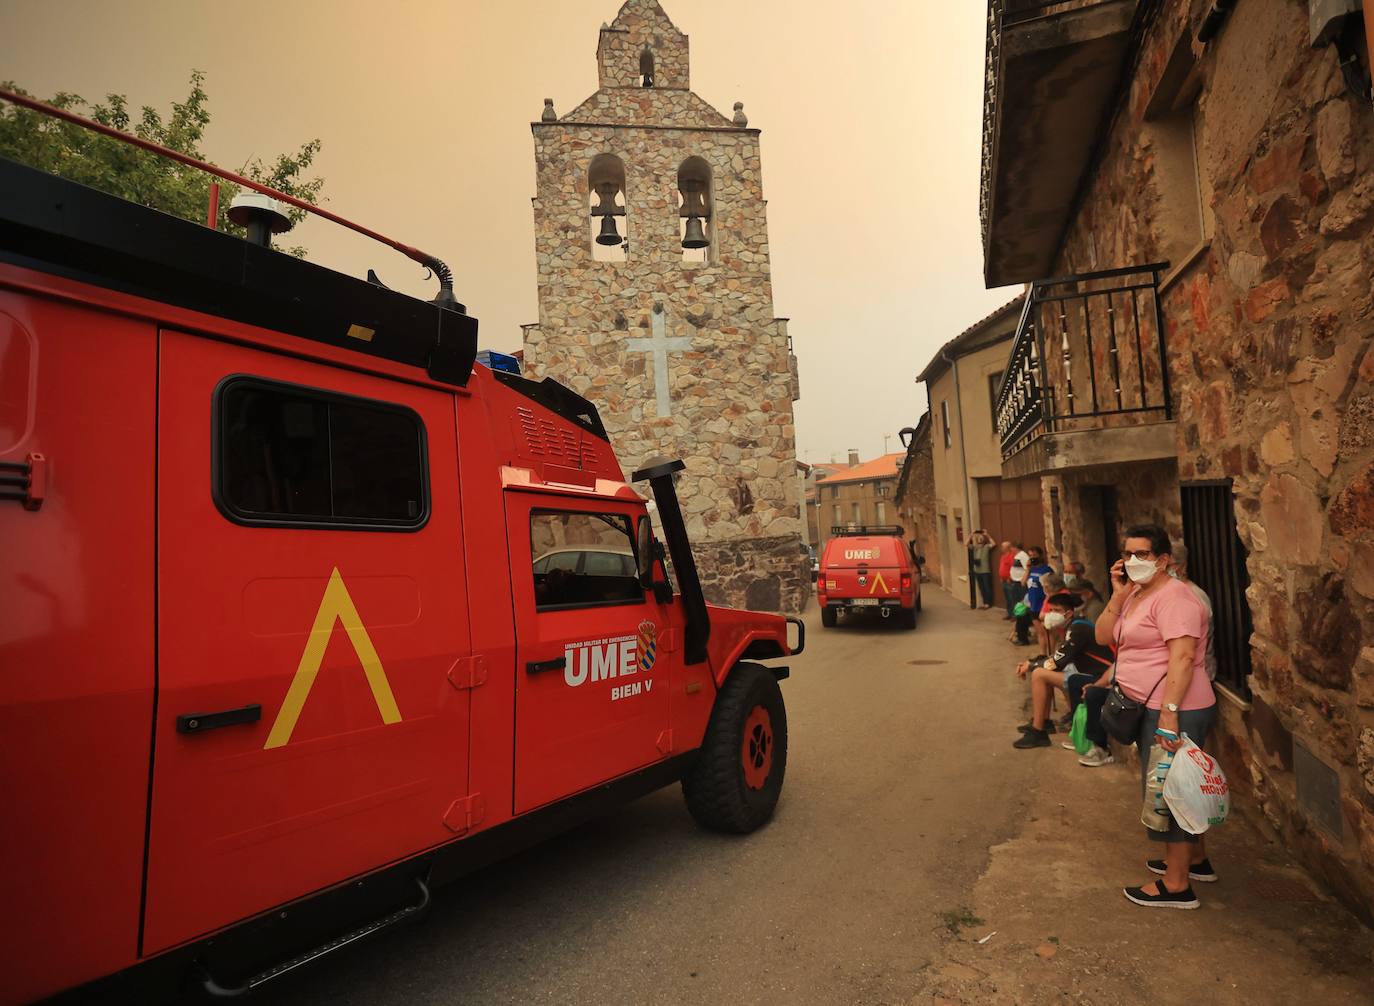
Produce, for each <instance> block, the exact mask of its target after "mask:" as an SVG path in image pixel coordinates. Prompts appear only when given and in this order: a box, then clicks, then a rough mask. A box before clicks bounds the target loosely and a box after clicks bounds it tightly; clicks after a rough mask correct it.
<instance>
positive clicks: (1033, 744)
mask: <svg viewBox="0 0 1374 1006" xmlns="http://www.w3.org/2000/svg"><path fill="white" fill-rule="evenodd" d="M1011 746H1012V747H1014V748H1017V749H1019V750H1021V751H1025V750H1028V749H1030V748H1047V747H1049V746H1050V735H1049V734H1048V733H1047V732H1045V731H1044V730H1034V729H1032V730H1027V731H1026V732H1025V733H1023V734H1022V735H1021V739H1020V740H1019V741H1012V743H1011Z"/></svg>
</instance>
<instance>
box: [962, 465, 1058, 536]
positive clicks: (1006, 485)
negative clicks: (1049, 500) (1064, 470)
mask: <svg viewBox="0 0 1374 1006" xmlns="http://www.w3.org/2000/svg"><path fill="white" fill-rule="evenodd" d="M978 512H979V513H980V514H981V515H982V520H983V527H985V528H987V531H988V534H990V535H992V537H993V540H994V541H999V542H1001V541H1019V542H1021V543H1022V544H1023V545H1043V544H1044V543H1045V514H1044V509H1043V507H1042V505H1041V500H1040V480H1039V479H1037V478H1029V479H979V480H978Z"/></svg>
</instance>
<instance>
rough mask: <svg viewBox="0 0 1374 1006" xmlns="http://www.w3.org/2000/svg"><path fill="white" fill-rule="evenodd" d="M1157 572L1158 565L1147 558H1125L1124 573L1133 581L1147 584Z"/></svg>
mask: <svg viewBox="0 0 1374 1006" xmlns="http://www.w3.org/2000/svg"><path fill="white" fill-rule="evenodd" d="M1158 572H1159V569H1158V567H1156V566H1155V564H1154V563H1153V562H1151V561H1150V560H1149V559H1137V558H1136V557H1135V556H1131V557H1130V558H1129V559H1127V560H1126V575H1127V576H1129V577H1130V578H1131V581H1132V582H1133V583H1139V584H1142V585H1144V584H1147V583H1149V582H1150V581H1151V580H1153V579H1154V578H1155V574H1156V573H1158Z"/></svg>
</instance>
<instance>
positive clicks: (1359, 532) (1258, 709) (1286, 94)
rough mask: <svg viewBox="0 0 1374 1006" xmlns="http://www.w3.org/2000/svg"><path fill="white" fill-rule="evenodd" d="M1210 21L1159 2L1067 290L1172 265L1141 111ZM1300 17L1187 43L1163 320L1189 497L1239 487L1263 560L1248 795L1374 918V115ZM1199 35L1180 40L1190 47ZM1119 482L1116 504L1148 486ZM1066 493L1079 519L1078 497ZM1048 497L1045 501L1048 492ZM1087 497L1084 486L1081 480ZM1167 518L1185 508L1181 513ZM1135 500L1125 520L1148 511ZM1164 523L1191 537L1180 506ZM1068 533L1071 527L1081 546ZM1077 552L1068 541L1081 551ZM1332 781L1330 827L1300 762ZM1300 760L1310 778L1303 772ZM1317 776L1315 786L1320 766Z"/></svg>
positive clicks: (1239, 775) (1258, 567) (1076, 224)
mask: <svg viewBox="0 0 1374 1006" xmlns="http://www.w3.org/2000/svg"><path fill="white" fill-rule="evenodd" d="M1210 7H1211V4H1210V3H1206V2H1203V0H1166V3H1165V4H1164V8H1163V12H1162V13H1161V15H1160V16H1159V18H1158V19H1157V20H1156V22H1155V23H1154V24H1153V26H1152V28H1151V30H1150V32H1149V35H1148V37H1147V39H1146V42H1145V47H1144V51H1143V58H1142V60H1141V62H1140V64H1139V66H1138V68H1137V69H1136V73H1135V76H1134V78H1133V79H1132V81H1131V84H1130V91H1129V94H1128V96H1127V98H1126V101H1125V103H1124V106H1123V107H1122V109H1121V111H1120V113H1119V114H1118V116H1117V118H1116V120H1115V121H1114V123H1113V124H1112V127H1111V131H1110V133H1109V135H1108V136H1107V138H1106V141H1107V142H1106V146H1105V148H1104V151H1103V154H1102V156H1101V158H1100V160H1099V161H1098V163H1097V166H1096V167H1095V169H1094V170H1093V171H1092V172H1091V173H1090V175H1089V176H1088V178H1087V179H1086V181H1085V189H1084V193H1083V196H1082V201H1081V203H1080V206H1079V209H1078V211H1077V215H1076V218H1075V219H1074V221H1073V222H1072V224H1071V226H1070V229H1069V231H1068V236H1067V240H1066V244H1065V246H1064V248H1063V254H1062V257H1061V259H1060V261H1059V262H1058V263H1057V266H1056V269H1055V270H1054V271H1055V273H1056V274H1059V275H1063V274H1066V273H1072V272H1077V271H1085V270H1088V269H1093V268H1109V267H1113V266H1125V265H1134V264H1140V263H1145V262H1151V261H1155V260H1157V259H1158V258H1160V257H1161V254H1162V251H1163V250H1164V249H1165V248H1166V246H1168V245H1169V244H1170V242H1171V241H1173V246H1174V248H1175V249H1176V248H1177V247H1178V245H1177V240H1176V235H1171V233H1170V221H1171V219H1174V218H1173V217H1171V216H1170V214H1171V213H1172V212H1173V211H1174V210H1176V209H1177V207H1174V206H1171V205H1169V203H1168V200H1167V199H1166V198H1165V194H1164V190H1165V186H1164V184H1163V182H1162V180H1161V175H1162V168H1161V165H1162V160H1161V159H1162V158H1163V157H1164V156H1165V151H1164V148H1163V145H1162V139H1161V134H1160V131H1159V126H1158V123H1157V122H1153V121H1150V120H1148V119H1147V118H1146V109H1147V107H1148V106H1149V104H1150V102H1151V99H1152V97H1154V95H1155V92H1156V88H1157V87H1159V86H1160V81H1161V80H1162V79H1163V78H1164V69H1165V67H1166V65H1167V64H1168V62H1169V59H1170V56H1171V54H1173V53H1175V52H1176V46H1177V44H1178V40H1179V39H1180V38H1181V37H1182V38H1185V41H1184V45H1188V44H1189V43H1188V41H1187V40H1188V39H1191V38H1192V37H1194V36H1195V34H1196V29H1197V27H1198V25H1199V23H1200V21H1201V18H1202V16H1203V15H1204V14H1205V12H1206V10H1207V9H1208V8H1210ZM1307 11H1308V5H1307V4H1306V3H1303V2H1299V0H1266V2H1256V0H1248V2H1242V3H1240V4H1238V5H1237V6H1236V7H1235V9H1234V11H1233V12H1232V13H1231V14H1230V17H1229V19H1228V20H1227V21H1226V23H1225V24H1224V25H1223V27H1222V29H1221V32H1220V34H1219V36H1218V37H1217V38H1216V39H1215V40H1214V41H1213V42H1212V43H1210V44H1209V45H1208V46H1206V47H1205V48H1204V47H1200V46H1197V45H1196V44H1195V43H1194V44H1193V45H1192V51H1193V53H1194V55H1195V57H1196V73H1197V74H1198V77H1197V79H1198V80H1199V82H1200V87H1201V90H1200V93H1199V95H1198V97H1197V127H1198V128H1197V137H1198V170H1199V175H1200V176H1201V187H1202V190H1203V193H1204V196H1205V198H1206V202H1207V205H1206V210H1207V212H1205V213H1204V214H1203V218H1204V220H1205V225H1204V226H1205V227H1206V228H1207V229H1208V230H1209V232H1210V233H1208V234H1205V235H1204V237H1206V239H1207V240H1206V241H1205V243H1204V244H1202V245H1201V246H1200V247H1199V248H1198V249H1197V250H1196V251H1195V253H1194V254H1192V255H1191V256H1188V257H1187V258H1186V259H1180V258H1178V257H1177V256H1176V257H1175V265H1176V266H1181V268H1180V269H1179V271H1178V275H1177V276H1175V277H1172V278H1171V280H1170V283H1169V285H1168V288H1167V290H1166V293H1165V296H1164V308H1165V313H1166V325H1165V327H1166V334H1167V338H1168V346H1169V360H1170V378H1171V381H1172V384H1173V399H1174V403H1175V406H1176V417H1177V431H1178V465H1177V472H1178V478H1179V479H1181V480H1184V481H1188V480H1204V479H1230V480H1232V481H1233V489H1234V494H1235V514H1236V519H1237V522H1238V526H1239V534H1240V537H1241V539H1242V541H1243V543H1244V545H1245V547H1246V549H1248V551H1249V557H1248V572H1249V577H1250V588H1249V592H1248V598H1249V603H1250V608H1251V611H1252V615H1253V620H1254V633H1253V636H1252V637H1251V648H1252V653H1253V673H1252V676H1251V687H1252V690H1253V693H1254V697H1253V702H1252V703H1250V704H1248V705H1246V704H1242V703H1238V702H1236V701H1233V700H1230V699H1224V700H1223V701H1222V703H1221V707H1222V709H1221V729H1220V730H1219V733H1218V738H1217V742H1216V743H1217V747H1218V750H1219V751H1220V752H1221V755H1222V757H1223V761H1224V764H1225V765H1226V766H1227V767H1228V770H1229V771H1230V774H1231V777H1232V781H1233V783H1234V784H1236V785H1237V786H1238V788H1239V789H1240V790H1241V791H1242V792H1243V793H1246V794H1247V795H1248V797H1249V798H1251V799H1253V800H1254V801H1255V803H1256V804H1257V805H1258V807H1259V808H1260V809H1262V811H1263V813H1264V815H1265V816H1266V818H1267V819H1268V820H1269V821H1270V823H1271V824H1272V825H1273V827H1274V828H1275V829H1277V831H1278V832H1279V833H1280V834H1281V835H1282V837H1283V838H1284V840H1285V841H1286V842H1287V843H1288V844H1289V845H1290V846H1291V847H1292V848H1293V849H1294V850H1295V851H1296V852H1297V853H1298V855H1299V856H1300V857H1301V858H1302V859H1303V860H1304V861H1305V862H1306V863H1307V864H1308V865H1309V867H1310V868H1311V869H1312V870H1313V871H1314V872H1315V873H1317V874H1318V875H1319V876H1321V877H1323V878H1325V879H1326V880H1327V881H1328V883H1329V884H1330V886H1331V887H1332V888H1333V890H1335V891H1336V892H1337V893H1338V894H1339V895H1341V896H1342V897H1343V898H1344V899H1345V900H1346V901H1347V902H1348V903H1350V904H1351V905H1352V906H1353V907H1355V908H1356V909H1357V910H1360V911H1362V912H1363V913H1364V914H1365V915H1366V916H1367V917H1368V916H1369V915H1371V914H1374V299H1372V296H1371V282H1370V277H1371V273H1374V112H1372V111H1371V108H1370V104H1369V101H1368V100H1367V98H1360V97H1356V96H1355V95H1353V94H1351V93H1350V91H1349V90H1347V87H1346V84H1345V82H1344V80H1343V78H1342V74H1341V71H1340V69H1339V67H1338V64H1337V57H1336V52H1335V50H1334V49H1333V48H1330V47H1318V48H1313V47H1312V45H1311V40H1310V37H1309V27H1308V19H1307ZM1185 32H1186V33H1188V35H1187V36H1184V33H1185ZM1122 476H1123V477H1119V478H1115V479H1113V480H1112V482H1113V484H1116V485H1117V486H1118V488H1119V490H1124V488H1125V486H1126V485H1127V484H1129V482H1130V481H1131V480H1137V481H1138V472H1136V473H1134V474H1130V475H1126V470H1125V469H1123V470H1122ZM1085 479H1088V477H1087V476H1075V477H1074V478H1073V479H1070V480H1060V481H1059V483H1058V484H1060V485H1061V486H1062V487H1063V489H1062V495H1063V498H1064V499H1065V500H1066V501H1067V500H1070V499H1072V498H1073V497H1074V492H1073V488H1074V483H1075V482H1078V483H1084V482H1085ZM1047 481H1050V480H1047ZM1088 481H1090V480H1088ZM1174 491H1175V495H1176V489H1175V490H1174ZM1128 495H1129V494H1128V493H1127V492H1125V491H1120V505H1121V509H1122V511H1123V517H1124V518H1125V519H1127V520H1129V519H1130V516H1128V515H1129V514H1130V513H1131V512H1132V507H1131V505H1130V503H1129V501H1128V499H1127V497H1128ZM1152 506H1153V507H1155V508H1156V509H1157V512H1158V513H1159V514H1160V515H1161V516H1163V517H1164V519H1165V524H1166V527H1169V529H1170V530H1171V532H1172V531H1176V530H1179V529H1180V528H1179V520H1178V517H1177V512H1178V508H1177V503H1176V501H1175V502H1173V503H1172V504H1169V503H1166V502H1164V501H1161V500H1156V501H1154V503H1152ZM1070 523H1071V522H1070V521H1068V520H1065V524H1066V526H1067V525H1068V524H1070ZM1066 535H1067V532H1066ZM1299 749H1302V751H1304V752H1310V754H1311V755H1312V756H1314V757H1315V759H1316V761H1317V763H1320V765H1321V766H1325V769H1321V768H1320V767H1319V768H1318V770H1317V771H1318V774H1319V775H1320V774H1321V773H1324V772H1328V771H1329V772H1334V777H1335V780H1336V782H1337V783H1338V790H1339V804H1340V806H1339V812H1338V813H1337V814H1336V818H1337V821H1336V826H1335V827H1334V828H1333V827H1331V826H1330V822H1328V823H1327V825H1326V826H1324V827H1323V826H1321V825H1319V823H1318V819H1319V815H1318V814H1316V813H1315V811H1314V809H1313V804H1312V802H1311V800H1312V794H1313V792H1314V791H1313V790H1312V789H1311V788H1309V789H1308V790H1307V791H1304V790H1302V788H1301V786H1300V783H1299V778H1298V773H1297V772H1296V771H1295V758H1296V756H1297V755H1298V754H1299ZM1304 757H1305V755H1304ZM1308 764H1312V763H1310V762H1309V763H1308Z"/></svg>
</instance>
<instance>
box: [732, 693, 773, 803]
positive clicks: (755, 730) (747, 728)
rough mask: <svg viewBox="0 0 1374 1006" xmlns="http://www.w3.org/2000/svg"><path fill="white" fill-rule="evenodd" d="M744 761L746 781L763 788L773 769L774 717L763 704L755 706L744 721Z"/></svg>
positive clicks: (741, 755)
mask: <svg viewBox="0 0 1374 1006" xmlns="http://www.w3.org/2000/svg"><path fill="white" fill-rule="evenodd" d="M740 758H741V760H742V761H743V762H744V783H745V785H746V786H748V787H749V788H750V789H763V787H764V784H765V783H767V782H768V776H769V774H770V773H771V772H772V771H773V717H771V716H769V715H768V710H767V709H765V708H763V706H755V707H754V708H753V709H751V710H750V711H749V718H748V719H746V720H745V721H744V742H743V744H742V745H741V746H740Z"/></svg>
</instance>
